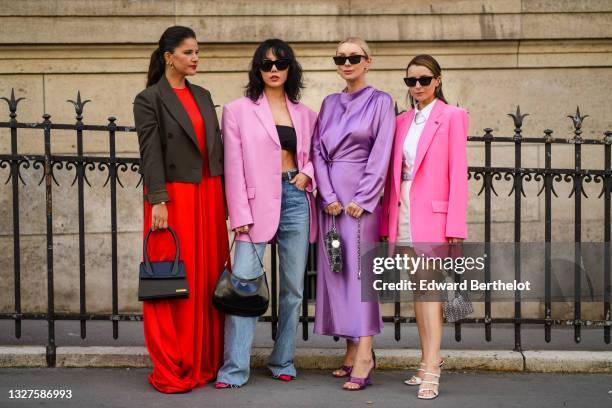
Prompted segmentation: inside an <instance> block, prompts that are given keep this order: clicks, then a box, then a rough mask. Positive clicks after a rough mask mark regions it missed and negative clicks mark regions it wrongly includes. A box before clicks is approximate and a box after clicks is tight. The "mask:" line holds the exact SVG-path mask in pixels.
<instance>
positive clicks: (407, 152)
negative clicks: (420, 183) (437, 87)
mask: <svg viewBox="0 0 612 408" xmlns="http://www.w3.org/2000/svg"><path fill="white" fill-rule="evenodd" d="M436 100H437V99H435V98H434V100H433V101H431V102H430V103H429V104H428V105H427V106H426V107H424V108H423V109H421V110H419V109H418V107H415V108H414V109H415V113H414V118H413V119H412V123H411V124H410V127H409V128H408V134H407V135H406V139H404V147H403V150H404V166H403V169H402V172H405V173H410V174H411V176H414V174H412V170H413V167H414V160H415V159H416V151H417V146H418V145H419V139H420V138H421V133H423V129H424V128H425V124H426V123H427V119H428V118H429V115H430V114H431V110H432V109H433V107H434V104H435V103H436ZM417 106H418V105H417Z"/></svg>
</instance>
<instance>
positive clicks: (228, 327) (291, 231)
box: [217, 181, 310, 386]
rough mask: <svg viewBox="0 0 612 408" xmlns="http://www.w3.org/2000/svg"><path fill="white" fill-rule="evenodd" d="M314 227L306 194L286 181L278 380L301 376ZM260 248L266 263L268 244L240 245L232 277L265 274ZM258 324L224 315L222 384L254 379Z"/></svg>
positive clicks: (275, 360)
mask: <svg viewBox="0 0 612 408" xmlns="http://www.w3.org/2000/svg"><path fill="white" fill-rule="evenodd" d="M262 222H265V221H262ZM309 226H310V213H309V208H308V200H307V198H306V193H305V192H304V191H301V190H299V189H298V188H297V187H295V186H294V185H293V184H290V183H289V182H287V181H283V193H282V200H281V214H280V221H279V226H278V230H277V233H276V238H277V239H276V240H277V242H278V254H279V258H280V281H279V287H280V304H279V309H280V310H279V322H278V332H277V337H276V341H275V343H274V349H273V351H272V355H271V356H270V360H269V362H268V368H269V369H270V371H272V375H273V376H279V375H282V374H286V375H290V376H292V377H295V376H296V375H297V373H296V370H295V366H294V365H293V356H294V354H295V335H296V330H297V326H298V319H299V315H300V305H301V303H302V293H303V289H304V272H305V270H306V261H307V254H308V236H309ZM255 249H256V250H257V253H258V254H259V257H260V258H261V259H262V260H263V256H264V253H265V250H266V243H256V244H254V245H252V244H251V243H250V242H249V241H236V252H235V254H234V265H233V267H232V273H234V274H235V275H236V276H239V277H241V278H246V279H252V278H255V277H257V276H259V275H261V266H260V264H259V260H258V259H257V256H256V255H255ZM271 296H272V294H271ZM257 319H258V318H257V317H242V316H234V315H226V316H225V344H224V355H223V366H222V367H221V368H220V369H219V372H218V373H217V381H218V382H224V383H226V384H234V385H238V386H241V385H243V384H244V383H246V382H247V380H248V379H249V368H250V359H251V345H252V343H253V335H254V334H255V325H256V323H257Z"/></svg>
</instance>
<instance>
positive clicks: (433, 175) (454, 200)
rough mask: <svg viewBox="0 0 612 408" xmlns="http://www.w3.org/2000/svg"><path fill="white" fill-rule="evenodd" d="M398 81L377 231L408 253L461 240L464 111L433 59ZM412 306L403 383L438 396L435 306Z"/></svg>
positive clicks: (419, 59) (417, 61)
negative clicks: (403, 91) (406, 103)
mask: <svg viewBox="0 0 612 408" xmlns="http://www.w3.org/2000/svg"><path fill="white" fill-rule="evenodd" d="M404 81H405V82H406V85H407V86H408V89H409V97H410V103H411V105H412V108H413V109H412V110H410V111H409V112H406V113H403V114H401V115H400V116H398V117H397V124H396V132H395V139H394V144H393V152H392V154H391V161H390V167H389V171H388V173H387V181H386V185H385V193H384V199H383V220H382V223H381V235H382V236H383V237H388V240H389V243H390V244H391V245H397V246H398V247H400V246H401V247H403V249H404V250H405V251H407V252H408V253H411V254H412V255H414V254H415V251H414V248H415V247H418V246H419V244H432V243H449V244H455V243H460V242H462V241H463V240H464V239H465V238H467V224H466V210H467V195H468V182H467V151H466V150H467V149H466V143H467V132H468V116H467V113H466V111H465V110H463V109H461V108H458V107H454V106H451V105H448V104H447V103H446V100H445V99H444V94H443V93H442V72H441V69H440V65H439V64H438V62H437V61H436V60H435V59H434V58H433V57H431V56H429V55H418V56H416V57H415V58H413V59H412V61H410V63H409V64H408V67H407V75H406V78H404ZM424 246H429V245H424ZM420 254H421V251H420V250H418V255H420ZM419 275H421V276H423V275H422V272H421V274H419V273H417V275H416V276H417V281H418V279H419ZM417 284H418V283H417ZM417 299H418V298H417ZM414 308H415V315H416V320H417V326H418V329H419V337H420V342H421V353H422V359H421V363H420V367H419V368H418V369H417V373H416V374H415V375H414V376H412V378H410V379H409V380H406V381H405V383H406V384H408V385H419V393H418V397H419V398H421V399H432V398H435V397H436V396H437V395H438V385H439V380H438V379H439V377H440V367H441V366H442V361H441V359H440V344H441V341H442V304H441V302H439V301H437V299H435V301H431V300H430V301H418V300H415V305H414Z"/></svg>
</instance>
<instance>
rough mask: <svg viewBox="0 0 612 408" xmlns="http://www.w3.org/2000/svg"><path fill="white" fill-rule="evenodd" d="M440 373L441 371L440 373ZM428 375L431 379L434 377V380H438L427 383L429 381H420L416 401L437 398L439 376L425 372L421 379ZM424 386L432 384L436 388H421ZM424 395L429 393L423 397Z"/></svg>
mask: <svg viewBox="0 0 612 408" xmlns="http://www.w3.org/2000/svg"><path fill="white" fill-rule="evenodd" d="M440 372H441V371H440ZM427 375H430V376H432V377H435V378H436V379H438V381H429V380H421V384H420V385H419V392H418V394H417V398H418V399H424V400H431V399H434V398H436V397H437V396H438V393H439V388H440V380H439V378H440V374H436V373H430V372H427V371H426V372H425V373H423V378H425V376H427ZM424 384H433V385H435V386H436V387H435V388H433V387H432V388H425V387H423V385H424ZM425 393H431V394H429V395H424V394H425Z"/></svg>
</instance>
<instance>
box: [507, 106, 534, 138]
mask: <svg viewBox="0 0 612 408" xmlns="http://www.w3.org/2000/svg"><path fill="white" fill-rule="evenodd" d="M508 116H510V117H511V118H512V120H513V121H514V132H515V136H516V137H521V132H522V131H523V130H522V129H521V128H522V127H523V119H525V118H526V117H527V116H529V114H528V113H524V114H521V107H520V105H516V113H508Z"/></svg>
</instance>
